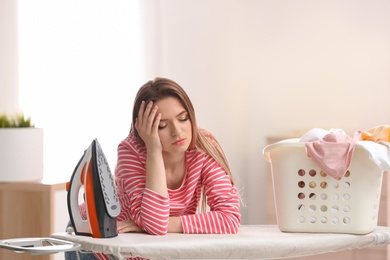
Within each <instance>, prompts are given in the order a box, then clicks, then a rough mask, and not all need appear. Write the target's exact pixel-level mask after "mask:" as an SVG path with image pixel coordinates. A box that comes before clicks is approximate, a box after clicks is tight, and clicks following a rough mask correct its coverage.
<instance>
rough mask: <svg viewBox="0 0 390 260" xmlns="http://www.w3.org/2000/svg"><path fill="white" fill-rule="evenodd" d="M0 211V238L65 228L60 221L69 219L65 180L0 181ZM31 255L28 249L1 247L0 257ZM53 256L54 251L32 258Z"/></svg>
mask: <svg viewBox="0 0 390 260" xmlns="http://www.w3.org/2000/svg"><path fill="white" fill-rule="evenodd" d="M0 212H1V213H0V239H10V238H27V237H49V236H50V235H51V234H52V233H54V232H59V231H64V230H65V227H66V223H63V222H66V219H68V213H67V205H66V191H65V183H45V182H25V183H19V182H18V183H0ZM59 220H62V221H60V223H58V221H59ZM59 228H61V230H58V229H59ZM31 257H32V256H31V255H30V254H29V253H20V254H19V253H14V252H13V251H10V250H5V249H0V259H13V260H24V259H26V260H27V259H31ZM62 258H63V257H62ZM53 259H55V255H38V256H34V260H53ZM59 259H61V258H59Z"/></svg>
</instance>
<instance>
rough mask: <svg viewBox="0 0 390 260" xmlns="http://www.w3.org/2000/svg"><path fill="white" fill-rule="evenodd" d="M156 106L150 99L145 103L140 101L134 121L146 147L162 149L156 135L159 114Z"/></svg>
mask: <svg viewBox="0 0 390 260" xmlns="http://www.w3.org/2000/svg"><path fill="white" fill-rule="evenodd" d="M157 110H158V107H157V106H155V105H153V102H152V101H150V102H149V103H148V104H147V105H146V104H145V101H142V103H141V107H140V109H139V112H138V117H137V119H136V121H135V128H136V129H137V131H138V134H139V136H140V137H141V138H142V140H143V141H144V143H145V145H146V147H147V148H148V149H160V150H162V146H161V142H160V137H159V136H158V125H159V124H160V119H161V114H160V113H157Z"/></svg>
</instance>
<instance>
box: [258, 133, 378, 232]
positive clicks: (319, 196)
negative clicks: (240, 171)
mask: <svg viewBox="0 0 390 260" xmlns="http://www.w3.org/2000/svg"><path fill="white" fill-rule="evenodd" d="M263 155H264V156H265V158H266V159H267V160H268V161H269V162H270V164H271V170H272V180H273V185H274V196H275V206H276V216H277V222H278V227H279V229H280V230H281V231H285V232H319V233H325V232H328V233H351V234H366V233H369V232H371V231H373V230H374V228H375V227H376V226H377V223H378V211H379V202H380V194H381V187H382V175H383V172H382V171H381V170H379V169H378V167H377V166H376V165H375V164H374V163H373V162H372V161H371V160H370V159H369V158H368V154H367V152H366V151H365V150H364V149H363V148H361V147H360V146H356V147H355V152H354V156H353V159H352V162H351V165H350V168H349V171H348V172H347V173H346V175H345V176H344V177H343V178H342V179H341V180H339V181H337V180H336V179H334V178H333V177H331V176H329V175H327V174H326V173H324V172H322V171H321V169H319V168H318V166H317V165H316V164H315V163H313V162H312V160H311V159H310V158H309V157H307V156H306V151H305V143H303V142H299V139H286V140H283V141H280V142H277V143H274V144H271V145H268V146H267V147H265V148H264V150H263Z"/></svg>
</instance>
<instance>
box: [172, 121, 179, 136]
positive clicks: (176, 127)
mask: <svg viewBox="0 0 390 260" xmlns="http://www.w3.org/2000/svg"><path fill="white" fill-rule="evenodd" d="M171 126H172V127H171V136H172V137H176V136H180V126H179V125H178V123H173V124H172V125H171Z"/></svg>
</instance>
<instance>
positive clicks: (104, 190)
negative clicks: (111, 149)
mask: <svg viewBox="0 0 390 260" xmlns="http://www.w3.org/2000/svg"><path fill="white" fill-rule="evenodd" d="M81 188H84V194H83V197H84V203H85V209H86V219H85V218H83V217H82V214H81V212H80V207H79V194H80V191H81V192H82V190H81ZM67 192H68V194H67V202H68V211H69V216H70V221H71V224H72V226H73V230H74V232H75V234H76V235H83V236H92V237H93V238H110V237H115V236H117V235H118V232H117V226H116V221H117V217H118V216H119V213H120V210H121V206H120V203H119V199H118V195H117V191H116V187H115V183H114V180H113V176H112V174H111V171H110V167H109V165H108V162H107V159H106V157H105V155H104V153H103V150H102V148H101V147H100V145H99V142H98V141H97V139H94V140H93V141H92V143H91V144H90V146H89V147H88V149H87V150H85V152H84V154H83V156H82V157H81V159H80V160H79V162H78V163H77V166H76V168H75V169H74V171H73V174H72V177H71V179H70V182H68V183H67Z"/></svg>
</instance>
